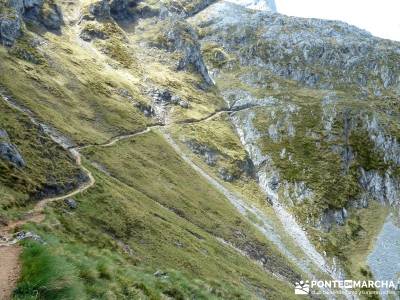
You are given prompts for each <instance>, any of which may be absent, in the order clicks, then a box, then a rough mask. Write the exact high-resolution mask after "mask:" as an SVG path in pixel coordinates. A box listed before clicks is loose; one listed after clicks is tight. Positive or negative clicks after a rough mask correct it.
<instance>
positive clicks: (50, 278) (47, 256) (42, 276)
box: [13, 242, 84, 300]
mask: <svg viewBox="0 0 400 300" xmlns="http://www.w3.org/2000/svg"><path fill="white" fill-rule="evenodd" d="M21 261H22V265H23V268H22V274H21V279H20V281H21V283H20V284H19V285H18V287H17V289H16V291H15V292H14V298H13V299H21V300H22V299H59V300H68V299H70V300H74V299H83V297H84V291H83V285H82V283H81V282H80V281H79V277H78V273H77V270H76V269H75V268H74V267H73V266H72V265H71V264H70V263H68V261H67V260H66V259H65V258H63V257H62V256H57V255H56V254H54V253H51V252H50V250H49V249H48V248H47V246H46V245H41V244H39V243H37V242H25V243H24V251H23V253H22V257H21Z"/></svg>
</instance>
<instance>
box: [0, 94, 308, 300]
mask: <svg viewBox="0 0 400 300" xmlns="http://www.w3.org/2000/svg"><path fill="white" fill-rule="evenodd" d="M0 97H1V98H2V99H3V100H4V101H5V102H6V103H7V104H8V105H9V106H10V107H12V108H14V109H17V110H19V111H21V112H23V113H24V114H26V115H27V116H28V117H29V119H30V120H31V122H32V123H33V124H35V125H38V126H40V127H41V128H43V130H44V132H45V133H46V134H47V135H48V136H49V137H51V138H52V140H54V141H55V142H56V143H57V144H59V145H60V146H62V147H63V148H64V149H66V150H68V151H69V152H70V154H71V155H72V156H73V157H74V158H75V161H76V164H77V165H78V166H79V167H80V168H81V169H82V171H83V172H84V173H85V174H86V175H87V178H88V179H87V180H86V181H85V182H84V183H82V184H81V185H80V186H79V187H77V188H76V189H75V190H73V191H71V192H69V193H67V194H65V195H60V196H56V197H50V198H45V199H42V200H41V201H39V202H38V203H37V204H36V205H35V207H34V208H33V209H32V210H31V211H30V212H28V213H27V214H26V215H25V216H24V218H22V219H21V220H18V221H15V222H12V223H10V224H8V225H7V226H5V227H2V228H0V299H2V300H3V299H5V300H7V299H11V295H12V292H13V290H14V288H15V286H16V284H17V281H18V279H19V275H20V271H21V266H20V262H19V256H20V253H21V251H22V249H21V247H20V246H19V245H18V241H19V240H18V239H13V234H12V233H13V232H15V231H16V230H17V229H18V228H19V227H21V226H23V225H25V224H27V223H28V222H33V223H41V222H42V221H43V220H44V219H45V214H44V209H45V207H46V205H47V204H49V203H51V202H55V201H61V200H64V199H67V198H70V197H72V196H75V195H77V194H79V193H83V192H85V191H86V190H88V189H89V188H90V187H92V186H93V185H94V184H95V179H94V177H93V175H92V173H91V172H90V171H89V170H88V169H87V168H85V166H83V164H82V161H81V155H80V153H79V151H80V150H82V149H86V148H90V147H111V146H113V145H115V144H116V143H118V142H119V141H122V140H125V139H129V138H133V137H136V136H139V135H143V134H146V133H148V132H150V131H152V130H155V129H159V130H160V131H161V133H162V136H163V137H164V138H165V139H166V141H167V142H168V144H169V145H170V146H171V147H172V148H173V149H174V150H175V151H176V152H177V153H178V154H179V156H180V157H181V158H182V159H183V160H184V161H185V162H186V163H187V164H188V165H189V166H190V167H192V168H193V169H194V170H195V171H197V172H198V173H199V174H200V175H201V176H203V177H204V178H205V179H206V180H207V181H208V182H209V183H210V184H211V185H212V186H214V187H215V188H216V189H217V190H219V191H220V192H221V193H222V194H224V195H225V197H226V198H227V199H228V200H229V202H231V204H232V205H233V206H234V207H235V208H236V209H237V210H238V212H239V213H240V214H242V215H243V216H245V217H246V218H248V213H249V212H251V213H253V214H254V215H256V216H257V218H258V219H260V220H261V221H262V222H261V224H262V225H257V224H256V227H257V229H258V230H259V231H260V232H261V233H262V234H263V235H264V236H265V237H266V238H267V239H268V240H270V241H271V242H272V243H274V244H275V245H276V246H277V248H278V249H279V250H280V251H281V252H282V253H283V254H284V255H285V256H286V257H288V258H289V259H290V260H291V261H292V262H293V263H294V264H295V265H297V266H298V267H299V268H300V269H301V270H302V271H303V272H304V273H305V274H307V275H308V276H309V277H311V278H313V277H314V276H313V275H314V274H312V273H313V272H312V271H311V270H310V269H309V268H308V266H307V265H306V264H305V263H304V262H303V261H301V260H299V259H297V257H296V255H294V254H293V253H291V252H290V251H289V250H288V249H287V247H286V246H285V245H284V242H283V241H282V239H281V237H280V235H279V233H277V232H275V230H274V228H273V225H272V224H269V220H268V219H267V218H266V217H265V216H264V214H263V213H262V212H261V211H260V210H259V209H258V208H256V207H254V206H252V205H249V204H248V203H246V201H245V200H243V199H241V198H240V197H239V196H238V195H236V194H234V193H232V192H231V191H230V190H228V189H227V188H226V187H224V186H223V185H222V184H221V183H219V182H218V181H217V180H216V179H214V178H213V177H212V176H210V175H209V174H208V173H207V172H205V171H204V170H203V169H201V168H200V167H199V166H197V165H196V164H195V163H194V162H193V161H192V160H191V159H190V158H189V157H188V156H187V155H186V154H185V153H184V152H183V151H182V150H181V149H180V147H179V146H178V145H177V143H176V142H175V141H174V140H173V139H172V137H171V136H170V135H169V134H168V132H167V130H166V129H167V128H168V127H169V126H172V125H188V124H194V123H200V122H204V121H208V120H211V119H213V118H215V117H217V116H220V115H222V114H224V113H228V114H232V113H235V112H238V111H242V110H247V109H249V107H242V108H230V109H222V110H219V111H215V112H213V113H211V114H210V115H208V116H206V117H204V118H201V119H195V120H193V119H192V120H184V121H180V122H175V123H171V124H155V125H150V126H148V127H147V128H145V129H143V130H138V131H135V132H132V133H128V134H122V135H118V136H115V137H113V138H111V139H109V140H108V141H106V142H104V143H102V144H87V145H83V146H72V143H71V142H70V141H69V140H68V139H67V138H65V137H64V136H63V135H62V134H60V133H59V132H57V131H56V130H54V129H53V128H51V127H50V126H47V125H46V124H43V123H40V122H39V121H38V120H37V119H36V118H35V116H34V114H33V113H32V112H31V111H29V110H28V109H26V108H24V107H22V106H20V105H18V104H17V103H16V102H15V101H14V100H13V99H12V98H11V97H9V96H7V95H6V94H5V93H4V91H3V90H1V87H0ZM257 106H262V105H254V106H253V107H257ZM249 221H250V222H251V220H249ZM252 223H253V222H252ZM1 239H2V240H3V241H1Z"/></svg>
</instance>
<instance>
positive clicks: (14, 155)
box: [0, 129, 26, 168]
mask: <svg viewBox="0 0 400 300" xmlns="http://www.w3.org/2000/svg"><path fill="white" fill-rule="evenodd" d="M0 158H1V159H3V160H5V161H8V162H9V163H11V164H12V165H14V166H16V167H17V168H23V167H25V166H26V163H25V161H24V159H23V158H22V155H21V154H20V152H19V151H18V148H17V146H15V145H14V144H12V143H11V142H10V139H9V136H8V134H7V131H5V130H3V129H0Z"/></svg>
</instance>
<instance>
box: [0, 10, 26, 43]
mask: <svg viewBox="0 0 400 300" xmlns="http://www.w3.org/2000/svg"><path fill="white" fill-rule="evenodd" d="M21 33H22V31H21V20H20V16H19V15H18V13H17V12H16V11H14V12H8V13H7V14H6V15H1V14H0V41H1V43H2V44H3V45H5V46H12V45H13V44H14V42H15V40H16V39H17V38H18V37H19V36H20V35H21Z"/></svg>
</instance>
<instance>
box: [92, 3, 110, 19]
mask: <svg viewBox="0 0 400 300" xmlns="http://www.w3.org/2000/svg"><path fill="white" fill-rule="evenodd" d="M110 9H111V8H110V3H109V2H108V0H100V1H97V2H94V3H92V4H90V6H89V12H90V14H92V15H93V16H94V17H95V18H96V19H107V18H110V16H111V12H110Z"/></svg>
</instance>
